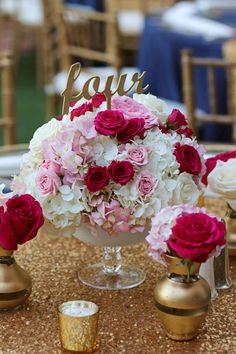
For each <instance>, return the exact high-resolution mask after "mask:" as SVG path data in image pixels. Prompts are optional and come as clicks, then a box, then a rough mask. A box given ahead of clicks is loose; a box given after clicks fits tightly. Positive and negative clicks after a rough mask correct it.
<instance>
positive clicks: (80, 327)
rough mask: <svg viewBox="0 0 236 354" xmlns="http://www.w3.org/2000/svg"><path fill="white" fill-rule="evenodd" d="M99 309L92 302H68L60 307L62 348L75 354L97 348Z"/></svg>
mask: <svg viewBox="0 0 236 354" xmlns="http://www.w3.org/2000/svg"><path fill="white" fill-rule="evenodd" d="M98 313H99V308H98V306H97V305H96V304H94V303H93V302H90V301H82V300H78V301H68V302H64V303H63V304H61V305H60V306H59V307H58V315H59V324H60V338H61V344H62V347H63V348H64V349H65V350H67V351H69V352H72V353H73V352H74V353H93V352H94V351H95V348H96V338H97V329H98Z"/></svg>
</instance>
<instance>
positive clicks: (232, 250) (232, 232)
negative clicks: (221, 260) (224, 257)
mask: <svg viewBox="0 0 236 354" xmlns="http://www.w3.org/2000/svg"><path fill="white" fill-rule="evenodd" d="M225 223H226V230H227V241H228V250H229V255H230V256H236V210H234V209H232V208H231V207H230V205H229V204H228V208H227V211H226V216H225Z"/></svg>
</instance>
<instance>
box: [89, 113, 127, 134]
mask: <svg viewBox="0 0 236 354" xmlns="http://www.w3.org/2000/svg"><path fill="white" fill-rule="evenodd" d="M94 124H95V129H96V131H97V132H98V133H99V134H102V135H107V136H109V135H116V134H118V133H119V132H120V131H121V130H122V129H123V127H124V124H125V118H124V115H123V113H121V112H119V111H114V110H106V111H102V112H99V113H98V114H97V116H96V118H95V120H94Z"/></svg>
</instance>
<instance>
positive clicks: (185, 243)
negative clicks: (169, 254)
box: [167, 213, 226, 263]
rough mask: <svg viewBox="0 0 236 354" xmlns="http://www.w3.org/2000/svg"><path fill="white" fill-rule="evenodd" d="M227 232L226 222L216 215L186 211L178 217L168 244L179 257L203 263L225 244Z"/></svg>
mask: <svg viewBox="0 0 236 354" xmlns="http://www.w3.org/2000/svg"><path fill="white" fill-rule="evenodd" d="M225 234H226V228H225V224H224V223H223V222H221V221H219V220H218V219H217V218H216V217H212V216H209V215H207V214H205V213H191V214H187V213H186V214H184V215H183V216H180V217H178V218H177V219H176V224H175V225H174V226H173V227H172V234H171V236H170V238H169V240H167V245H168V247H169V249H170V250H172V251H174V253H175V254H176V255H177V256H178V257H181V258H184V259H187V260H189V261H190V262H199V263H203V262H205V261H206V260H207V259H208V258H209V254H211V252H213V251H214V250H215V249H216V247H217V246H219V247H220V246H224V245H225V243H226V240H225Z"/></svg>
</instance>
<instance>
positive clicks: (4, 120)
mask: <svg viewBox="0 0 236 354" xmlns="http://www.w3.org/2000/svg"><path fill="white" fill-rule="evenodd" d="M0 75H1V107H2V112H1V113H2V114H1V118H0V127H1V128H2V130H3V143H4V145H12V144H15V143H16V118H15V86H14V78H13V61H12V59H11V58H10V57H9V55H6V54H4V53H3V54H1V55H0Z"/></svg>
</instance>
